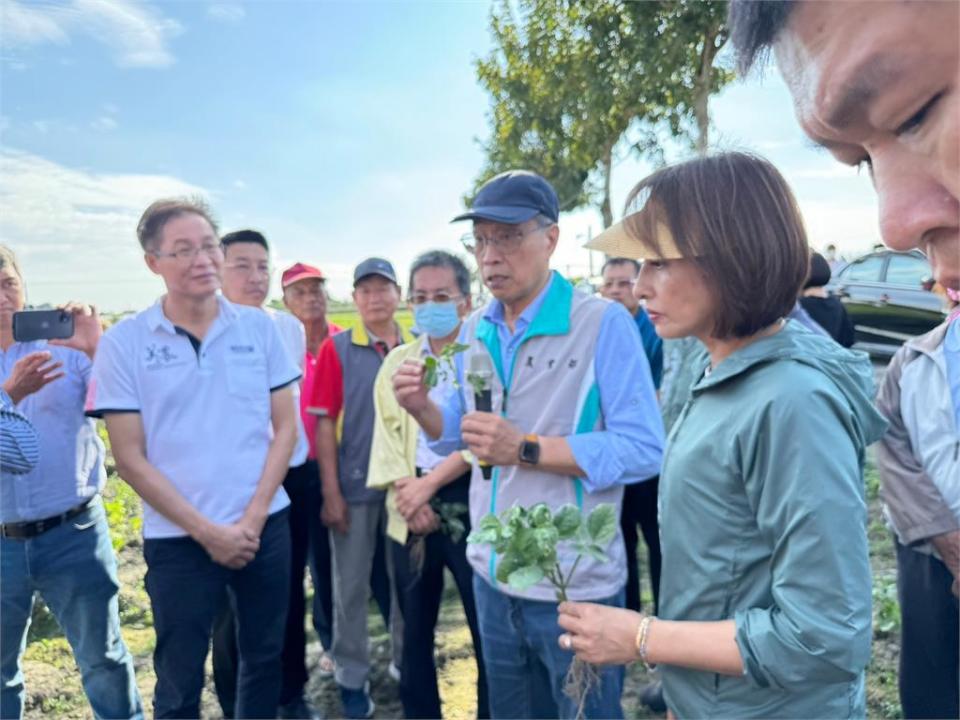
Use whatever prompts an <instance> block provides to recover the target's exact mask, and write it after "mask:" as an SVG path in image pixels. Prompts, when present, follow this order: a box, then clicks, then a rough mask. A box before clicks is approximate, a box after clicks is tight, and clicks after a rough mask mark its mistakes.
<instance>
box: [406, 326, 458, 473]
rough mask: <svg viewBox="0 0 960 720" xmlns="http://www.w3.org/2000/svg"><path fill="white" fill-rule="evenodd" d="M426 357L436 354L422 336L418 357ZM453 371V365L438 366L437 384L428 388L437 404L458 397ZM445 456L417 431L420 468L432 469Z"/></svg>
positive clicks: (417, 460) (418, 464) (418, 463)
mask: <svg viewBox="0 0 960 720" xmlns="http://www.w3.org/2000/svg"><path fill="white" fill-rule="evenodd" d="M427 357H434V358H435V357H436V356H435V355H434V354H433V350H432V349H431V348H430V340H429V338H423V345H422V347H421V348H420V359H421V360H422V359H424V358H427ZM437 362H438V363H439V362H440V361H439V359H437ZM455 372H456V368H455V367H454V369H453V371H451V369H450V368H449V367H438V370H437V384H436V385H435V386H434V387H432V388H430V393H429V396H430V399H431V400H433V402H435V403H436V404H437V405H438V406H443V405H445V404H446V403H447V402H454V401H455V400H456V399H457V398H458V394H457V388H456V386H455V385H454V381H455V380H456V377H455V375H454V373H455ZM446 457H447V456H446V455H438V454H437V453H435V452H434V451H433V450H431V449H430V438H428V437H427V435H426V433H424V432H423V430H420V431H419V432H418V433H417V455H416V462H417V467H418V468H421V469H422V470H433V468H435V467H436V466H437V465H439V464H440V463H441V462H443V461H444V460H445V459H446Z"/></svg>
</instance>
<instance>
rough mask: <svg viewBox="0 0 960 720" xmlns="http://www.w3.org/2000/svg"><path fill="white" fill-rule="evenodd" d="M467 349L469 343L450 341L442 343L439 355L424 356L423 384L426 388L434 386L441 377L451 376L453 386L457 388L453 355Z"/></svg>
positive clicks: (458, 385)
mask: <svg viewBox="0 0 960 720" xmlns="http://www.w3.org/2000/svg"><path fill="white" fill-rule="evenodd" d="M469 349H470V346H469V345H464V344H463V343H458V342H452V343H449V344H447V345H444V347H443V350H441V351H440V354H439V356H437V357H433V356H432V355H429V356H427V357H426V358H424V360H423V368H424V370H423V384H424V385H426V386H427V387H428V388H434V387H436V386H437V383H438V382H440V380H441V379H443V380H446V379H447V378H451V379H452V380H453V385H454V387H457V388H459V387H460V384H459V383H458V382H457V367H456V365H455V364H454V357H455V356H456V355H458V354H459V353H462V352H463V351H464V350H469Z"/></svg>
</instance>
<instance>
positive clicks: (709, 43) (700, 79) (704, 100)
mask: <svg viewBox="0 0 960 720" xmlns="http://www.w3.org/2000/svg"><path fill="white" fill-rule="evenodd" d="M725 42H726V37H724V36H723V35H722V34H721V30H720V27H719V26H718V25H715V26H713V27H711V28H710V29H709V30H708V31H707V33H706V34H705V36H704V38H703V50H701V52H700V68H699V72H698V73H697V80H696V83H697V84H696V95H695V99H694V105H693V114H694V117H695V118H696V120H697V141H696V150H697V155H701V156H702V155H706V154H707V150H708V149H709V148H710V109H709V102H710V89H711V85H712V84H713V60H714V58H715V57H716V56H717V53H718V52H719V51H720V48H722V47H723V44H724V43H725Z"/></svg>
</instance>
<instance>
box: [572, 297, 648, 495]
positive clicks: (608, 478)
mask: <svg viewBox="0 0 960 720" xmlns="http://www.w3.org/2000/svg"><path fill="white" fill-rule="evenodd" d="M594 370H595V375H596V379H597V386H598V388H599V390H600V409H601V413H602V415H603V430H599V431H595V432H588V433H581V434H578V435H570V436H568V437H567V438H566V439H567V442H568V444H569V445H570V450H571V451H572V452H573V457H574V459H575V460H576V461H577V465H579V466H580V467H581V468H582V469H583V471H584V472H585V473H586V477H584V478H583V484H584V487H585V488H586V490H587V492H597V491H599V490H604V489H606V488H609V487H612V486H614V485H627V484H630V483H635V482H640V481H641V480H648V479H650V478H652V477H654V476H655V475H658V474H659V473H660V465H661V462H662V460H663V443H664V433H663V420H662V419H661V417H660V409H659V407H658V406H657V397H656V393H655V392H654V388H653V380H652V377H651V374H650V367H649V364H648V363H647V357H646V354H645V353H644V351H643V346H642V345H641V343H640V335H639V333H638V332H637V328H636V326H635V325H634V320H633V318H632V317H630V313H628V312H627V311H626V309H625V308H624V307H623V306H622V305H620V304H619V303H611V304H610V307H608V308H607V310H606V312H605V313H604V315H603V318H602V320H601V323H600V332H599V334H598V335H597V346H596V350H595V351H594Z"/></svg>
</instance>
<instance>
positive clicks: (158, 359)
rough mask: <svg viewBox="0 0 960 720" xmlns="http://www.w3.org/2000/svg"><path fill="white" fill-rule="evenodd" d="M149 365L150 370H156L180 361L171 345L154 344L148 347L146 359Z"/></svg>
mask: <svg viewBox="0 0 960 720" xmlns="http://www.w3.org/2000/svg"><path fill="white" fill-rule="evenodd" d="M144 359H145V360H146V363H147V369H148V370H156V369H158V368H163V367H167V366H169V365H170V363H172V362H174V361H175V360H178V359H179V358H178V357H177V355H176V353H174V352H173V350H171V349H170V346H169V345H158V344H156V343H152V344H150V345H147V347H146V357H145V358H144Z"/></svg>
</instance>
